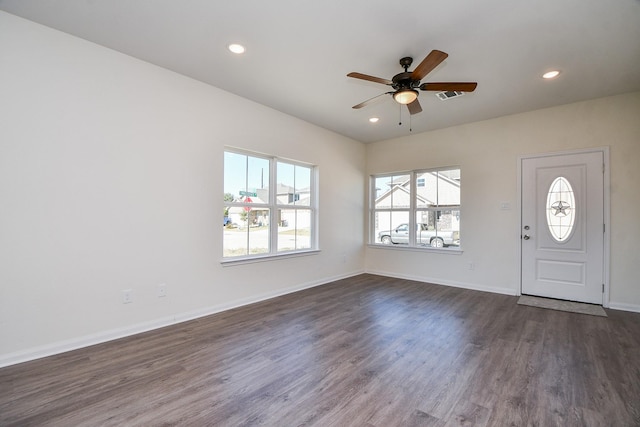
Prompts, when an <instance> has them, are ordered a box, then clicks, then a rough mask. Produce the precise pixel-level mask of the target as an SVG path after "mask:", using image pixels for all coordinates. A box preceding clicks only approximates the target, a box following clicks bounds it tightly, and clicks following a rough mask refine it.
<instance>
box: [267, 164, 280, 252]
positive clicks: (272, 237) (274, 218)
mask: <svg viewBox="0 0 640 427" xmlns="http://www.w3.org/2000/svg"><path fill="white" fill-rule="evenodd" d="M277 164H278V161H277V159H275V158H270V159H269V209H270V212H271V219H270V220H269V253H270V254H275V253H277V252H278V215H279V211H278V184H277V182H278V177H277V176H276V174H277V169H278V168H277Z"/></svg>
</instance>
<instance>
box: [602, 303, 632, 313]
mask: <svg viewBox="0 0 640 427" xmlns="http://www.w3.org/2000/svg"><path fill="white" fill-rule="evenodd" d="M607 308H610V309H612V310H621V311H632V312H634V313H640V305H637V304H627V303H626V302H614V301H609V307H607Z"/></svg>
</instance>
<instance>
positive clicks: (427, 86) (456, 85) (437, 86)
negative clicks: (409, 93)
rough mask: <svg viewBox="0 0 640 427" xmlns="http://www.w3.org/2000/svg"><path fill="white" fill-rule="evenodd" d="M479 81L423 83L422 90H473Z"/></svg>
mask: <svg viewBox="0 0 640 427" xmlns="http://www.w3.org/2000/svg"><path fill="white" fill-rule="evenodd" d="M476 86H478V83H475V82H449V83H422V84H421V85H420V89H421V90H436V91H445V92H449V91H450V92H453V91H458V92H473V91H474V90H476Z"/></svg>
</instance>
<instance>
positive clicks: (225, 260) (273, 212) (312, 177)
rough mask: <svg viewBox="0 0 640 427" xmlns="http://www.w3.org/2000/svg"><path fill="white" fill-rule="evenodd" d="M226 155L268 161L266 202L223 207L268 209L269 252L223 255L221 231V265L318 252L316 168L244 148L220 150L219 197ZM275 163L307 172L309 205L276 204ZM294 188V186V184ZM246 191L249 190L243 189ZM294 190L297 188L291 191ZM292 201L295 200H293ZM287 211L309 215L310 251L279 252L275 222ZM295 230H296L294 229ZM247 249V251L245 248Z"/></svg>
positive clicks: (236, 203)
mask: <svg viewBox="0 0 640 427" xmlns="http://www.w3.org/2000/svg"><path fill="white" fill-rule="evenodd" d="M227 153H232V154H238V155H241V156H248V157H254V158H258V159H263V160H267V161H268V162H269V179H268V183H267V185H268V187H267V188H268V190H269V196H268V198H269V200H267V201H263V202H264V203H255V202H246V201H238V200H235V198H234V200H233V201H225V200H223V202H222V203H223V208H225V209H226V208H231V207H240V208H243V209H244V208H246V207H250V208H263V209H268V210H269V224H268V233H269V237H268V250H267V252H265V253H258V254H251V253H248V254H243V255H237V256H225V254H224V232H223V236H222V239H221V244H222V259H221V260H220V262H221V263H222V264H227V265H232V264H242V263H248V262H260V261H266V260H269V259H275V258H288V257H292V256H303V255H310V254H314V253H318V252H319V244H318V167H317V166H316V165H313V164H309V163H305V162H302V161H299V160H292V159H287V158H283V157H278V156H273V155H268V154H264V153H257V152H254V151H249V150H245V149H239V148H235V147H224V151H223V167H222V171H223V172H222V175H223V176H222V182H223V190H222V194H223V196H224V194H226V193H227V192H226V191H225V188H224V187H225V178H226V177H225V170H226V168H225V167H226V164H225V163H226V161H225V156H226V154H227ZM278 163H284V164H287V165H293V166H294V168H295V167H304V168H308V169H309V204H308V205H300V204H296V202H297V200H295V201H294V202H292V203H291V204H286V203H282V202H279V201H278V176H277V169H278ZM294 185H295V184H294ZM245 191H248V189H245ZM294 191H297V188H295V189H294ZM294 199H295V197H294ZM281 209H287V210H296V211H305V212H308V213H309V217H310V225H309V228H310V235H309V246H310V247H309V248H301V249H291V250H284V251H282V250H279V249H278V230H279V221H277V218H278V213H279V210H281ZM296 231H297V228H296ZM248 249H250V248H248Z"/></svg>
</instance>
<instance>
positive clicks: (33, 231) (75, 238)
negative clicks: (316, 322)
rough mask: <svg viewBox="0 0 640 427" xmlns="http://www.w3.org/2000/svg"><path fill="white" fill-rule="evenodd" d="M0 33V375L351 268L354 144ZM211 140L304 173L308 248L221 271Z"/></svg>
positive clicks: (82, 50) (112, 61) (355, 229)
mask: <svg viewBox="0 0 640 427" xmlns="http://www.w3.org/2000/svg"><path fill="white" fill-rule="evenodd" d="M0 28H2V30H1V31H0V61H1V63H0V117H1V118H2V125H1V126H0V263H1V265H0V366H1V365H6V364H11V363H16V362H19V361H21V360H27V359H30V358H34V357H38V356H42V355H45V354H50V353H54V352H58V351H62V350H67V349H70V348H74V347H77V346H82V345H86V344H90V343H92V342H99V341H103V340H106V339H110V338H113V337H116V336H121V335H126V334H130V333H134V332H137V331H140V330H143V329H147V328H153V327H157V326H161V325H164V324H169V323H172V322H174V321H176V320H183V319H186V318H190V317H193V316H198V315H202V314H206V313H210V312H215V311H217V310H221V309H224V308H228V307H231V306H234V305H237V304H241V303H246V302H249V301H255V300H259V299H261V298H265V297H269V296H273V295H277V294H279V293H283V292H288V291H291V290H294V289H299V288H303V287H306V286H312V285H317V284H320V283H324V282H327V281H331V280H333V279H336V278H340V277H345V276H349V275H353V274H357V273H359V272H362V271H363V265H364V260H363V255H364V250H363V245H362V242H363V238H364V237H363V230H364V225H363V215H362V212H363V209H364V195H363V194H362V188H363V185H364V182H365V174H364V169H365V166H364V165H365V163H364V159H365V148H364V146H363V145H362V144H361V143H359V142H356V141H353V140H350V139H348V138H345V137H342V136H339V135H337V134H335V133H332V132H329V131H327V130H324V129H321V128H318V127H315V126H313V125H310V124H308V123H305V122H302V121H300V120H297V119H295V118H292V117H290V116H287V115H284V114H282V113H279V112H277V111H274V110H272V109H269V108H266V107H264V106H261V105H258V104H255V103H253V102H250V101H247V100H245V99H242V98H239V97H237V96H234V95H231V94H229V93H227V92H224V91H221V90H219V89H216V88H213V87H211V86H208V85H205V84H203V83H200V82H197V81H194V80H191V79H189V78H186V77H183V76H180V75H177V74H175V73H172V72H169V71H167V70H164V69H161V68H158V67H155V66H153V65H150V64H148V63H145V62H141V61H138V60H135V59H133V58H131V57H128V56H125V55H122V54H120V53H117V52H115V51H112V50H109V49H106V48H103V47H100V46H97V45H95V44H92V43H89V42H86V41H83V40H81V39H78V38H75V37H72V36H69V35H66V34H64V33H60V32H57V31H55V30H51V29H49V28H46V27H43V26H40V25H37V24H34V23H31V22H29V21H25V20H22V19H20V18H17V17H14V16H12V15H9V14H6V13H3V12H0ZM225 145H232V146H236V147H241V148H245V149H249V150H256V151H260V152H264V153H268V154H273V155H277V156H282V157H286V158H291V159H296V160H300V161H303V162H310V163H313V164H316V165H318V167H319V174H320V180H319V181H320V193H319V197H320V203H321V208H320V246H321V252H320V253H319V254H317V255H310V256H304V257H298V258H290V259H281V260H276V261H271V262H261V263H255V264H250V265H241V266H231V267H223V266H222V265H221V264H220V262H219V261H220V259H221V258H222V241H221V239H222V225H221V218H222V211H223V207H222V194H223V185H222V164H223V147H224V146H225ZM160 283H166V285H167V290H168V296H167V297H165V298H158V297H157V294H156V286H157V285H158V284H160ZM123 289H133V290H134V302H133V303H131V304H126V305H125V304H123V303H122V300H121V290H123Z"/></svg>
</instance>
